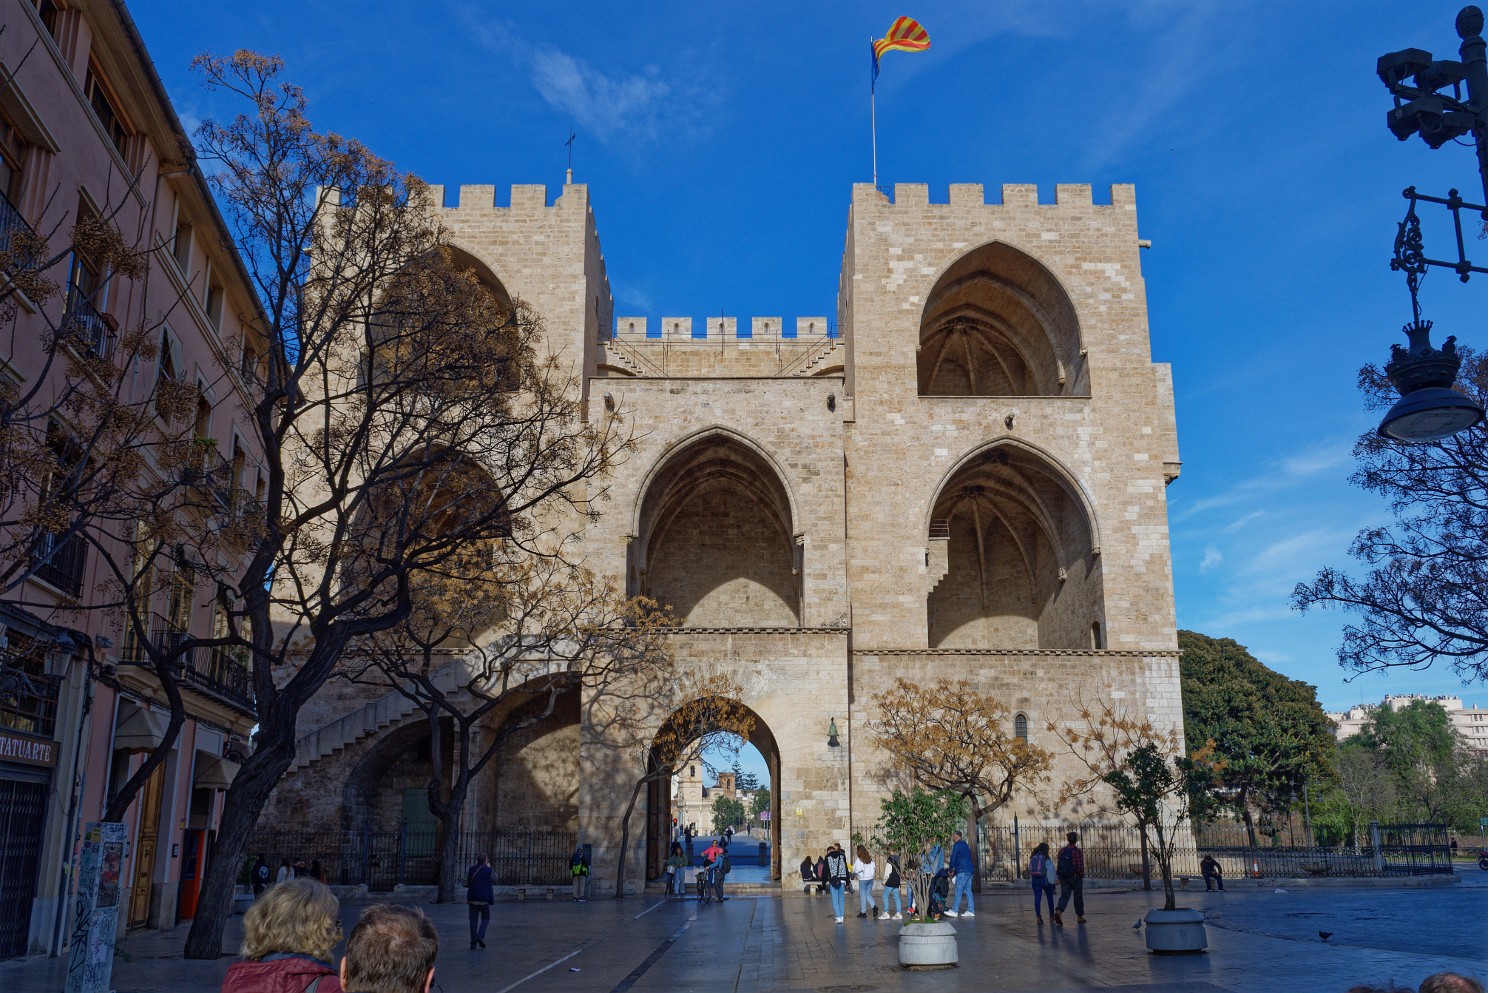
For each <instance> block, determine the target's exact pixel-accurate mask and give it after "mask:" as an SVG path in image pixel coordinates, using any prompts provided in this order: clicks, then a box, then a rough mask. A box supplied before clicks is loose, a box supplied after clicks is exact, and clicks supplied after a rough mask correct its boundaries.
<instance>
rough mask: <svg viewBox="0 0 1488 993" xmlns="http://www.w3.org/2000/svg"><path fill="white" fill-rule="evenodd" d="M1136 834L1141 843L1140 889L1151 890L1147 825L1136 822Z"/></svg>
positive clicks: (1150, 861) (1142, 822) (1150, 860)
mask: <svg viewBox="0 0 1488 993" xmlns="http://www.w3.org/2000/svg"><path fill="white" fill-rule="evenodd" d="M1137 834H1138V837H1139V838H1140V839H1141V843H1142V889H1144V890H1150V889H1152V857H1151V846H1150V845H1148V843H1147V824H1146V822H1144V821H1138V822H1137Z"/></svg>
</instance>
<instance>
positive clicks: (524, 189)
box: [429, 183, 589, 213]
mask: <svg viewBox="0 0 1488 993" xmlns="http://www.w3.org/2000/svg"><path fill="white" fill-rule="evenodd" d="M502 192H503V191H502V189H501V188H500V187H498V186H496V185H494V184H492V183H462V184H461V185H460V186H458V187H456V188H455V198H454V202H453V203H451V202H450V200H449V188H448V187H446V186H444V185H442V184H438V183H431V184H430V185H429V198H430V200H431V201H432V202H433V203H436V204H439V205H440V206H442V207H443V208H444V209H445V210H452V211H457V212H459V213H475V212H480V211H508V210H511V211H531V210H548V209H553V208H556V207H559V206H567V205H568V204H570V203H572V202H574V201H577V202H578V203H579V204H580V205H586V204H587V203H588V201H589V187H588V186H587V185H585V184H584V183H569V184H567V185H565V186H562V187H559V192H558V195H557V196H556V197H555V198H554V199H553V200H552V202H549V200H548V186H547V184H545V183H516V184H513V185H512V186H511V187H510V188H509V189H507V190H506V191H505V192H506V194H507V197H506V203H505V204H503V203H501V201H500V199H499V196H500V194H501V193H502Z"/></svg>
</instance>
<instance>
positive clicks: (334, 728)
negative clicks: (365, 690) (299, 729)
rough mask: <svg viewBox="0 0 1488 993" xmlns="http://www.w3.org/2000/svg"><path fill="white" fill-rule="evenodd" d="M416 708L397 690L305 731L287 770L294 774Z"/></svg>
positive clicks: (401, 717) (296, 745)
mask: <svg viewBox="0 0 1488 993" xmlns="http://www.w3.org/2000/svg"><path fill="white" fill-rule="evenodd" d="M417 709H418V708H416V707H415V706H414V705H413V701H412V700H410V699H408V698H407V697H406V696H404V695H403V694H402V693H399V692H397V691H396V690H395V691H393V692H391V693H388V694H386V695H384V696H381V697H378V698H377V699H376V700H373V701H372V702H371V703H369V704H367V705H366V706H364V707H362V708H361V709H359V710H354V711H352V712H351V713H349V714H347V715H346V716H344V717H341V718H338V719H337V720H334V721H332V722H331V723H329V724H327V725H325V726H324V727H321V728H317V729H316V730H314V731H311V732H310V733H309V734H306V735H302V736H301V737H300V738H299V740H297V741H296V742H295V757H294V763H293V764H292V765H291V766H290V767H289V773H288V774H290V775H293V774H294V773H296V772H299V771H300V770H301V769H304V768H306V767H308V766H310V765H312V764H314V763H316V762H318V761H320V760H321V759H323V758H326V757H328V756H331V755H334V754H336V753H337V752H339V751H341V750H342V749H344V748H347V747H350V746H351V745H354V744H356V743H357V742H358V741H361V740H362V739H363V738H365V737H367V736H368V735H370V734H376V733H377V732H378V731H381V730H382V729H383V728H385V727H389V726H390V725H393V724H397V723H398V722H400V721H402V720H404V719H405V718H407V717H409V716H410V715H411V714H413V712H414V711H415V710H417Z"/></svg>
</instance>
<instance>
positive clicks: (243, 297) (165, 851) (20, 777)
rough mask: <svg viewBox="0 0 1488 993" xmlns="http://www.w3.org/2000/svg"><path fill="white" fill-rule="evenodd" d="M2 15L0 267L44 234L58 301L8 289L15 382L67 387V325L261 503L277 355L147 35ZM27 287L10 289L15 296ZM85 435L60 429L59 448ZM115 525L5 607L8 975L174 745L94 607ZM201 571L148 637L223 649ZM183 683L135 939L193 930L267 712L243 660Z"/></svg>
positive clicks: (72, 0)
mask: <svg viewBox="0 0 1488 993" xmlns="http://www.w3.org/2000/svg"><path fill="white" fill-rule="evenodd" d="M0 4H3V7H4V16H3V17H0V23H3V24H4V30H3V32H0V194H3V197H0V254H3V249H4V248H5V247H6V246H7V245H10V244H11V243H12V239H14V238H16V237H19V236H21V235H23V233H24V232H26V231H28V230H29V231H33V232H37V233H40V234H43V235H45V236H48V238H49V247H50V248H51V249H52V251H53V252H55V253H57V254H58V255H59V256H60V258H59V261H58V262H57V263H56V264H57V266H58V267H59V268H58V270H57V274H56V279H57V281H58V283H59V284H65V291H64V292H61V293H59V294H57V295H55V296H53V297H52V298H51V299H49V300H46V301H45V302H44V303H42V304H38V303H36V302H34V301H32V300H30V299H29V298H27V297H26V296H25V295H24V294H22V293H15V292H11V293H9V294H7V299H6V306H5V307H4V308H3V310H0V320H3V323H0V376H5V377H8V378H9V380H10V381H11V382H12V383H14V384H23V385H27V386H29V385H34V384H36V383H38V382H40V383H41V385H42V386H43V390H42V394H41V395H42V396H43V398H44V397H45V396H46V394H47V391H49V390H53V389H61V388H62V381H63V379H64V378H65V377H66V375H67V373H66V371H65V370H64V369H63V366H64V365H65V363H60V362H53V363H52V364H51V366H50V367H49V366H48V363H47V356H48V342H50V341H52V340H53V337H54V333H55V331H56V329H59V328H60V329H62V330H63V331H64V332H65V334H61V335H56V337H57V338H58V339H59V340H60V339H64V338H65V341H64V342H63V344H60V345H58V346H56V347H57V348H68V349H73V350H85V351H90V352H92V353H93V355H94V356H96V357H102V358H111V359H114V360H115V364H116V367H117V368H118V372H119V378H118V381H119V383H120V384H122V387H123V389H124V391H125V392H126V393H127V394H128V395H127V396H126V399H127V400H130V401H132V402H136V403H148V402H150V398H151V397H152V395H155V392H154V391H156V388H157V384H158V383H159V382H160V380H161V378H162V377H170V378H172V379H175V380H176V381H180V380H181V379H182V378H186V379H187V381H189V382H194V383H195V384H196V385H197V386H198V387H199V388H200V390H201V400H200V401H199V402H198V403H197V409H196V415H195V418H194V421H193V423H192V431H193V432H194V435H193V437H194V438H200V439H201V440H202V441H203V448H204V449H205V450H207V451H209V452H212V453H214V456H215V458H217V459H218V460H219V462H218V468H219V469H220V470H221V472H220V473H219V476H218V477H217V478H219V479H223V478H227V476H228V475H229V474H230V477H231V479H230V487H231V488H230V489H226V488H221V489H220V495H221V497H222V499H224V500H227V501H234V500H248V499H252V498H253V496H254V494H255V492H261V490H259V489H258V487H259V486H261V483H260V482H259V475H258V463H259V459H258V457H257V454H256V450H255V447H254V443H253V441H252V437H253V435H252V432H251V431H250V430H248V429H247V425H246V414H245V410H246V409H248V407H250V406H251V400H250V398H251V397H252V395H253V390H254V389H255V387H254V385H253V382H254V380H255V378H256V376H255V372H256V369H257V362H258V359H257V356H259V355H261V354H263V349H262V348H260V347H256V346H255V341H256V340H257V339H256V337H255V335H256V331H255V330H254V328H256V327H259V326H261V325H259V324H258V323H257V322H256V320H255V315H257V313H258V311H257V308H256V304H255V302H254V298H253V295H252V293H251V292H250V289H249V284H248V281H247V277H246V273H245V271H244V270H243V267H242V264H241V262H240V260H239V259H238V257H237V256H236V255H235V254H234V251H233V249H232V248H231V247H230V246H231V239H230V238H229V237H228V234H227V229H226V226H225V223H224V221H223V218H222V217H221V215H220V214H219V213H218V211H217V209H216V207H215V205H214V204H213V202H212V199H211V196H210V194H209V192H208V188H207V184H206V180H205V179H204V177H203V173H202V171H201V169H200V168H199V167H198V165H197V163H196V161H195V159H194V156H193V154H192V152H191V151H190V148H191V146H190V142H189V140H188V138H187V136H186V133H185V131H184V130H183V128H182V125H181V122H180V120H179V119H178V118H177V116H176V113H175V111H174V110H173V109H172V107H171V104H170V102H169V100H168V98H167V95H166V93H165V89H164V87H163V85H162V84H161V81H160V79H159V77H158V75H157V74H156V71H155V69H154V66H153V64H152V63H151V61H150V59H149V56H148V54H147V53H146V52H145V49H144V46H143V43H142V42H141V39H140V36H139V32H138V31H137V30H136V28H135V25H134V23H133V22H132V20H131V19H130V16H129V14H128V12H127V11H126V10H125V7H124V5H123V4H122V3H119V2H116V0H0ZM86 212H92V213H93V214H94V215H96V216H99V217H105V218H107V220H108V222H109V223H110V224H112V225H113V226H114V227H115V228H116V229H117V230H118V231H119V232H120V233H121V234H122V235H123V236H124V237H125V238H126V239H127V240H129V241H130V242H132V243H135V244H139V245H140V246H141V247H146V246H147V247H149V248H150V249H152V251H151V253H150V256H149V262H148V266H147V270H146V272H145V273H144V274H143V275H139V274H137V273H136V274H135V276H134V277H133V278H130V277H127V276H126V275H124V274H123V273H120V272H111V271H109V269H108V267H107V266H100V265H98V264H96V262H95V261H94V260H91V259H89V258H87V257H85V255H84V254H83V253H82V252H80V251H70V250H69V246H70V245H71V242H72V239H71V236H70V231H71V228H72V225H73V223H74V221H75V220H76V218H77V217H78V216H79V215H80V214H83V213H86ZM15 276H16V273H14V272H10V271H7V272H0V281H3V285H6V286H10V287H11V288H12V289H14V286H15V283H16V280H15V278H14V277H15ZM136 326H144V327H149V328H154V329H158V330H156V331H154V332H153V333H158V334H159V335H160V341H161V343H162V347H161V348H160V350H159V355H158V357H157V358H153V359H152V360H151V361H148V362H147V361H144V360H142V359H140V358H138V357H136V358H135V359H134V360H133V361H128V360H127V356H125V353H124V352H123V350H121V349H120V342H121V335H122V334H123V329H128V328H130V327H136ZM48 377H51V378H54V379H56V380H57V382H56V383H55V384H54V383H51V382H49V381H48ZM71 427H72V426H71V425H69V424H68V423H67V417H66V414H65V412H59V414H58V416H57V417H56V418H55V423H53V424H49V426H48V432H49V433H48V437H50V436H51V433H52V432H55V433H56V434H57V436H58V437H59V438H66V437H67V436H68V432H69V431H70V430H71ZM229 453H230V454H229ZM0 457H3V454H0ZM13 519H14V515H12V520H13ZM121 530H126V529H125V528H123V527H121V526H120V525H119V523H118V522H113V523H109V524H107V525H99V526H98V527H96V528H95V529H94V530H92V531H91V532H90V534H89V535H88V538H89V540H88V541H84V540H78V539H76V538H75V537H73V538H68V539H66V540H50V539H48V540H41V541H38V542H35V543H33V544H32V545H31V546H30V549H31V550H30V552H29V556H30V561H29V565H28V568H27V569H26V570H25V571H26V572H27V573H29V575H27V577H26V578H25V579H24V581H22V582H18V583H14V584H12V585H11V587H10V588H9V589H5V590H4V592H3V593H0V958H6V957H12V956H17V955H25V954H52V955H56V954H59V953H61V951H62V950H63V948H64V947H65V945H66V943H67V941H68V938H69V935H68V931H69V927H70V916H71V911H70V907H69V903H68V897H69V893H70V892H71V890H72V889H73V887H74V886H75V882H76V881H75V877H74V873H75V869H76V864H77V853H78V851H79V847H80V840H81V837H82V832H83V828H84V825H85V824H86V823H87V822H89V821H95V820H99V819H101V817H102V815H103V811H104V809H105V806H106V805H107V803H108V800H109V797H110V795H111V791H112V790H116V789H117V788H118V786H119V784H121V783H122V782H123V781H124V780H125V779H126V778H127V777H128V776H129V775H130V773H131V772H132V771H133V770H135V769H137V768H139V766H140V764H141V763H142V761H143V759H144V756H145V755H146V754H147V753H148V752H149V751H150V750H151V749H152V748H153V747H155V746H158V745H159V743H160V742H161V733H162V731H163V729H164V727H165V717H164V711H163V709H162V706H161V692H160V687H159V686H158V684H157V682H156V680H155V677H154V675H153V671H152V670H150V669H149V668H146V667H143V666H142V665H141V664H140V663H141V661H142V649H141V645H140V643H139V642H140V638H139V637H137V636H135V634H134V632H133V631H126V630H125V625H124V623H123V617H122V613H121V612H119V611H110V610H103V609H97V604H98V603H99V602H100V599H101V598H102V596H103V592H102V591H103V589H104V587H103V585H102V583H103V581H104V579H105V576H104V573H103V570H102V569H101V568H100V566H99V563H98V553H99V551H100V548H99V547H98V546H97V545H94V544H92V542H101V543H104V545H105V546H106V547H116V548H120V549H122V550H123V554H124V555H125V556H127V555H128V554H129V548H130V546H129V545H128V544H127V542H128V541H129V539H130V536H129V535H128V534H119V533H115V532H118V531H121ZM109 542H112V543H113V545H112V546H109V545H108V543H109ZM190 554H192V552H191V550H187V551H186V552H185V553H184V556H183V559H184V560H183V562H182V564H181V565H180V566H179V567H178V568H176V570H175V571H174V573H173V574H169V573H168V574H165V575H162V576H161V577H160V578H159V579H158V580H156V581H155V582H156V584H157V593H156V594H155V596H154V598H153V599H152V600H151V601H150V603H151V605H152V606H151V607H150V612H149V614H148V615H147V621H148V624H147V633H146V637H149V638H151V639H156V640H160V641H168V640H169V639H172V638H177V639H179V637H180V635H181V633H182V632H189V633H197V634H201V633H210V632H211V631H212V630H213V627H212V625H213V624H214V623H219V622H220V618H218V617H216V616H215V608H214V606H213V603H214V594H215V592H216V591H215V589H204V588H201V587H202V586H205V585H206V584H205V583H202V584H197V583H196V582H195V580H194V572H193V570H192V569H191V567H190V565H189V556H190ZM125 561H127V559H125ZM181 686H182V695H183V698H184V700H185V705H186V723H185V725H184V727H183V729H182V731H181V734H180V737H179V739H178V740H177V742H176V744H175V747H174V749H173V751H172V754H171V755H170V758H169V760H168V761H167V762H166V763H165V764H164V765H163V766H162V767H161V768H160V769H159V770H158V771H157V773H156V775H154V776H153V777H152V778H151V780H150V781H149V783H148V784H147V786H146V787H145V789H144V790H143V791H142V793H141V794H140V797H139V799H138V800H136V802H135V803H134V804H133V806H132V807H131V808H130V810H129V813H128V815H127V816H126V817H125V823H126V825H127V827H128V830H129V837H130V844H129V846H128V850H127V852H126V859H125V862H124V864H123V866H122V867H121V873H120V877H119V885H120V890H121V900H120V915H119V923H120V928H121V930H123V929H126V928H137V927H169V926H172V925H174V924H176V923H177V922H178V921H181V920H185V919H189V918H190V917H191V916H192V915H193V913H194V912H195V907H196V898H197V885H198V883H197V881H198V878H199V876H200V873H201V870H202V866H203V865H204V856H205V853H206V852H207V851H208V850H209V848H210V846H211V844H212V840H213V832H214V828H215V826H216V824H217V818H218V817H219V816H220V811H221V791H222V790H224V789H226V787H227V785H228V784H229V783H230V782H231V779H232V776H233V774H234V773H235V771H236V768H237V766H236V763H235V762H234V758H235V757H241V756H242V755H243V754H245V753H246V751H247V749H248V748H249V735H250V732H251V729H252V727H253V725H254V705H253V696H252V688H251V683H250V682H249V680H248V678H247V671H246V668H245V667H244V666H242V665H241V663H240V662H239V661H238V660H236V659H234V658H232V657H230V656H228V655H226V654H225V653H222V652H216V651H209V650H197V651H196V652H194V653H193V654H192V655H190V656H188V657H186V658H185V659H183V660H182V669H181Z"/></svg>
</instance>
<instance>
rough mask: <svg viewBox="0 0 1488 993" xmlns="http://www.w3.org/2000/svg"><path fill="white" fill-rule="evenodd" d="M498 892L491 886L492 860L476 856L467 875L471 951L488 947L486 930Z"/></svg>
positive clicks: (466, 887) (466, 899)
mask: <svg viewBox="0 0 1488 993" xmlns="http://www.w3.org/2000/svg"><path fill="white" fill-rule="evenodd" d="M495 900H496V890H495V888H494V887H493V886H492V885H491V860H490V859H488V858H486V856H485V855H484V854H477V855H476V856H475V865H473V866H471V867H470V871H469V872H467V873H466V874H465V902H466V903H467V904H468V905H469V906H470V950H471V951H472V952H473V951H475V947H476V946H477V945H479V946H480V947H482V948H485V947H486V928H487V927H489V926H490V924H491V904H492V903H494V902H495Z"/></svg>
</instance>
